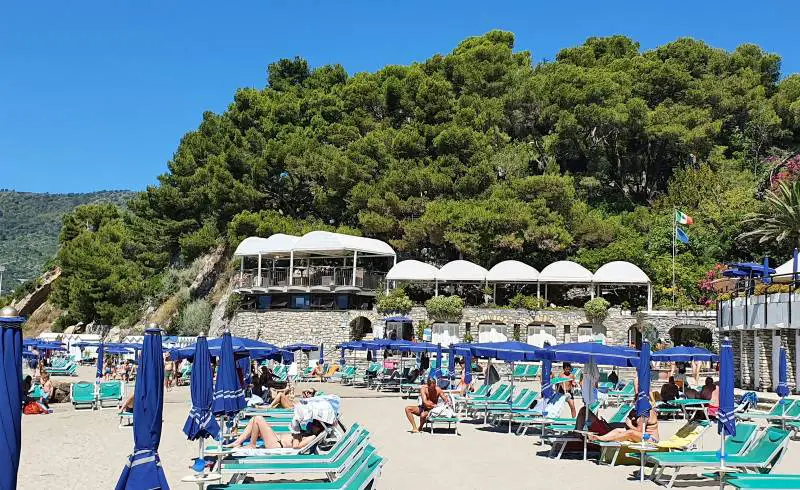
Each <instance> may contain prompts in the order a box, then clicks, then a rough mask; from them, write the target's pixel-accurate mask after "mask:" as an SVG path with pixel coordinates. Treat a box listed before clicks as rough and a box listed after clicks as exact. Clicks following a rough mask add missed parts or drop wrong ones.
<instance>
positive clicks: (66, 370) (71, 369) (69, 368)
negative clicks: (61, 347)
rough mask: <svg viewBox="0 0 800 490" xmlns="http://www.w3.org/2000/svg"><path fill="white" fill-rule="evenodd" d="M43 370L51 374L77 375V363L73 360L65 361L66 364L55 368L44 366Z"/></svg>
mask: <svg viewBox="0 0 800 490" xmlns="http://www.w3.org/2000/svg"><path fill="white" fill-rule="evenodd" d="M45 370H46V371H47V372H48V374H50V375H51V376H77V375H78V365H77V364H75V363H74V362H70V363H67V365H66V366H64V367H60V368H55V367H49V368H45Z"/></svg>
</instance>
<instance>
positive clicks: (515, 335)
mask: <svg viewBox="0 0 800 490" xmlns="http://www.w3.org/2000/svg"><path fill="white" fill-rule="evenodd" d="M521 330H522V329H521V328H520V326H519V325H514V330H513V338H514V340H515V341H517V342H519V338H520V334H521Z"/></svg>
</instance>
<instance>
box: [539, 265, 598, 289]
mask: <svg viewBox="0 0 800 490" xmlns="http://www.w3.org/2000/svg"><path fill="white" fill-rule="evenodd" d="M539 282H550V283H562V284H583V283H590V282H592V273H591V272H589V269H587V268H586V267H584V266H582V265H580V264H578V263H575V262H572V261H571V260H559V261H558V262H553V263H552V264H550V265H548V266H547V267H545V268H544V269H542V272H540V273H539Z"/></svg>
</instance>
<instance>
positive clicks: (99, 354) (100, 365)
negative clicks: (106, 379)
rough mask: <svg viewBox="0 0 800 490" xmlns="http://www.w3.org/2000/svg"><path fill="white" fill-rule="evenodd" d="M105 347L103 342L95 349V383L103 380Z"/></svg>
mask: <svg viewBox="0 0 800 490" xmlns="http://www.w3.org/2000/svg"><path fill="white" fill-rule="evenodd" d="M105 350H106V347H105V344H103V342H100V345H99V346H98V347H97V375H96V378H97V381H98V382H99V381H100V380H101V379H103V358H104V357H105V356H106V353H105Z"/></svg>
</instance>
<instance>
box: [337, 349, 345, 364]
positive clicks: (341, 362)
mask: <svg viewBox="0 0 800 490" xmlns="http://www.w3.org/2000/svg"><path fill="white" fill-rule="evenodd" d="M344 349H345V347H344V346H342V348H341V355H340V356H339V365H340V366H344V364H345V362H346V360H345V358H344Z"/></svg>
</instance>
